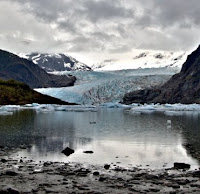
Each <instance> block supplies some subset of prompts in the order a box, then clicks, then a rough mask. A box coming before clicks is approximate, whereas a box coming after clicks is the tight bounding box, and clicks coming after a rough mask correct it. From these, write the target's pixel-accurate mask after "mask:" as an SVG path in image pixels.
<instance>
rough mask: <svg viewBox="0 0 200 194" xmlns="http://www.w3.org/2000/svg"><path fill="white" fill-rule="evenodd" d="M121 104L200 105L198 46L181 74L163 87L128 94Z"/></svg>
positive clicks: (199, 49)
mask: <svg viewBox="0 0 200 194" xmlns="http://www.w3.org/2000/svg"><path fill="white" fill-rule="evenodd" d="M123 102H124V103H125V104H130V103H133V102H139V103H149V102H156V103H171V104H173V103H185V104H189V103H200V46H199V47H198V48H197V49H196V50H195V51H194V52H193V53H192V54H190V55H189V56H188V57H187V60H186V62H185V63H184V64H183V66H182V69H181V72H180V73H178V74H175V75H174V76H172V78H171V79H170V80H169V81H168V82H167V83H166V84H164V85H163V86H161V87H157V88H155V89H146V90H140V91H135V92H131V93H128V94H126V95H125V96H124V99H123Z"/></svg>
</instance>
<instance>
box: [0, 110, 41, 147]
mask: <svg viewBox="0 0 200 194" xmlns="http://www.w3.org/2000/svg"><path fill="white" fill-rule="evenodd" d="M35 117H36V113H35V111H30V110H24V111H16V112H14V114H13V115H12V116H0V142H1V143H0V144H1V145H3V146H8V147H19V146H20V145H21V144H26V145H29V144H31V142H32V141H34V139H35V138H43V137H41V136H37V135H34V130H35V128H36V126H35V125H34V121H35Z"/></svg>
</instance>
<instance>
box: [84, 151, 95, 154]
mask: <svg viewBox="0 0 200 194" xmlns="http://www.w3.org/2000/svg"><path fill="white" fill-rule="evenodd" d="M83 153H84V154H93V153H94V152H93V151H84V152H83Z"/></svg>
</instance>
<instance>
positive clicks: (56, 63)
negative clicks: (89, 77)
mask: <svg viewBox="0 0 200 194" xmlns="http://www.w3.org/2000/svg"><path fill="white" fill-rule="evenodd" d="M18 55H19V56H20V57H22V58H25V59H28V60H30V61H33V62H34V63H35V64H38V65H39V66H40V67H41V68H43V69H44V70H45V71H47V72H53V71H91V70H92V69H91V68H90V67H89V66H87V65H86V64H84V63H81V62H79V61H77V60H76V59H74V58H73V57H71V56H69V55H66V54H45V53H37V52H35V53H29V54H25V53H19V54H18Z"/></svg>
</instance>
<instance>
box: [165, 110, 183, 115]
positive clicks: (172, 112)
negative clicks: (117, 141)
mask: <svg viewBox="0 0 200 194" xmlns="http://www.w3.org/2000/svg"><path fill="white" fill-rule="evenodd" d="M164 114H165V115H167V116H181V115H183V114H184V112H182V111H165V112H164Z"/></svg>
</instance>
